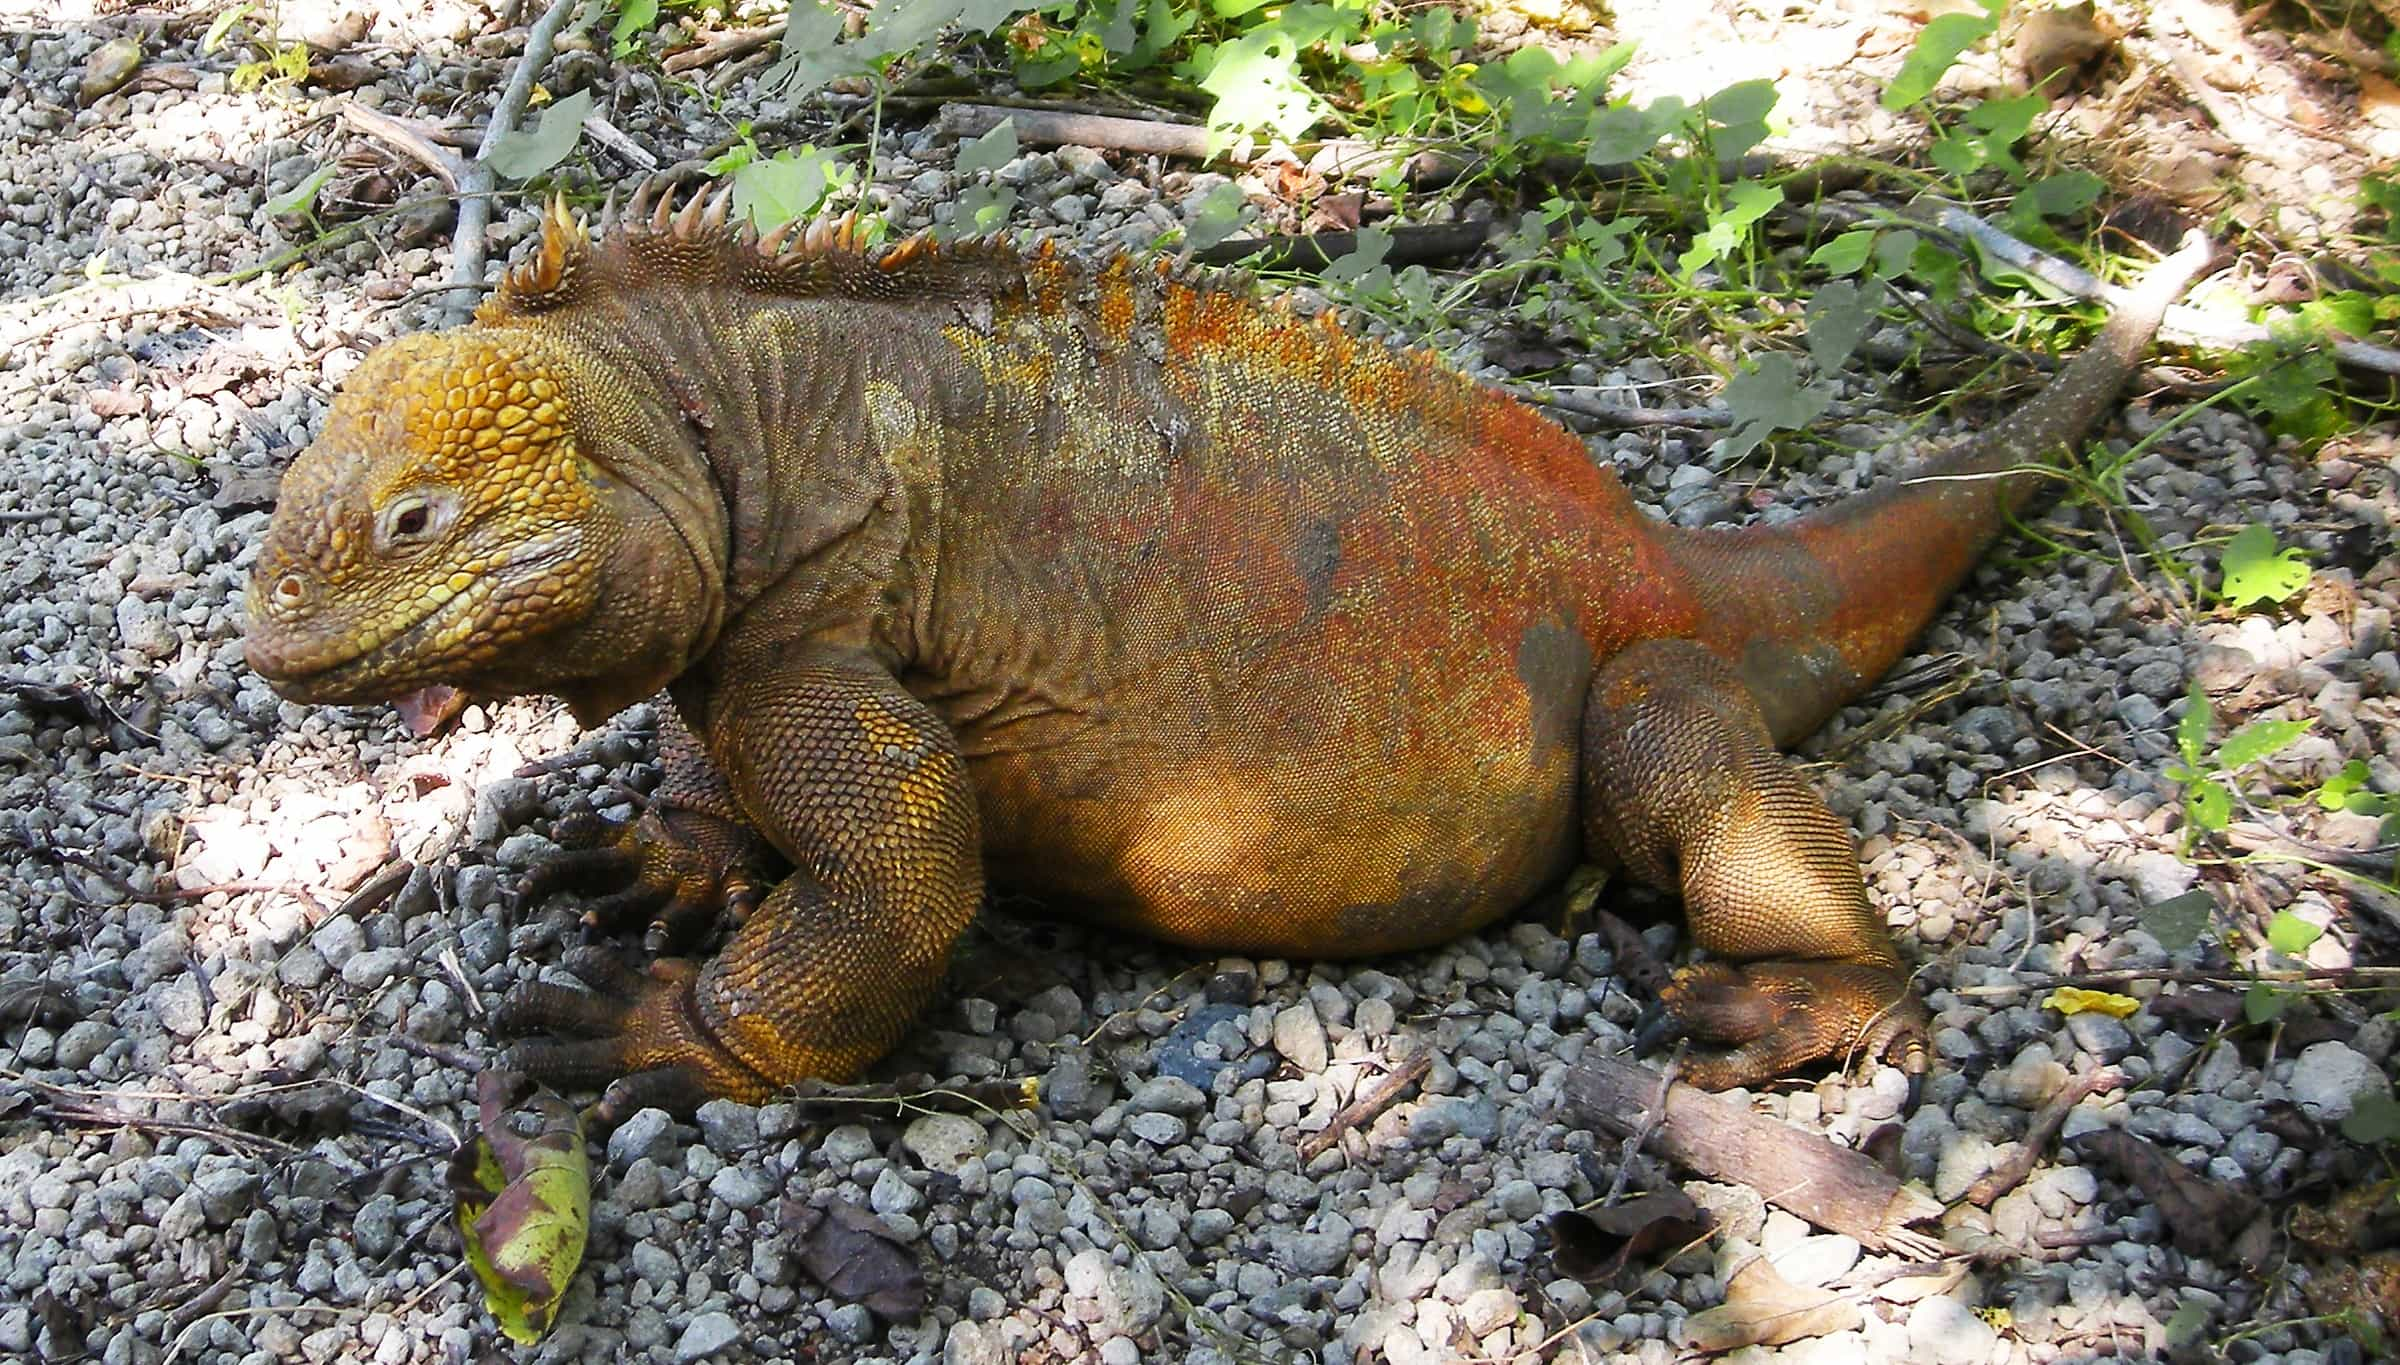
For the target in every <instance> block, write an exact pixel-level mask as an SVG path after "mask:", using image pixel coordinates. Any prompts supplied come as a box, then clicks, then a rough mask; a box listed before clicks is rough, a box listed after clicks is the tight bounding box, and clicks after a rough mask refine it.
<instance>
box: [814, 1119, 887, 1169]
mask: <svg viewBox="0 0 2400 1365" xmlns="http://www.w3.org/2000/svg"><path fill="white" fill-rule="evenodd" d="M817 1155H819V1156H821V1157H823V1158H825V1164H826V1165H828V1166H831V1167H833V1168H834V1169H836V1170H839V1169H841V1168H842V1167H844V1166H855V1165H857V1164H858V1163H860V1162H862V1161H864V1160H866V1159H867V1158H868V1157H871V1156H873V1155H875V1135H874V1134H873V1133H870V1132H868V1131H867V1129H866V1125H864V1124H859V1123H845V1124H843V1125H842V1126H841V1127H839V1128H836V1129H834V1130H832V1131H831V1132H828V1133H827V1134H826V1135H825V1137H824V1140H823V1141H821V1142H819V1143H818V1144H817Z"/></svg>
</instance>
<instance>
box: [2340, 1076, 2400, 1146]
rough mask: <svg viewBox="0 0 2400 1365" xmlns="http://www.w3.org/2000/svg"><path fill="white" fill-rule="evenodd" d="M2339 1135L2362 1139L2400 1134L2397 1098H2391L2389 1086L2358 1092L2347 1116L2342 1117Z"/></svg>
mask: <svg viewBox="0 0 2400 1365" xmlns="http://www.w3.org/2000/svg"><path fill="white" fill-rule="evenodd" d="M2342 1136H2343V1137H2346V1138H2348V1139H2350V1140H2351V1141H2352V1142H2362V1143H2377V1142H2390V1141H2391V1140H2392V1139H2394V1138H2400V1099H2394V1098H2392V1095H2391V1092H2390V1091H2388V1090H2375V1089H2367V1090H2362V1091H2360V1092H2358V1095H2357V1097H2356V1098H2355V1099H2353V1100H2352V1101H2351V1104H2350V1117H2348V1118H2346V1119H2343V1120H2342Z"/></svg>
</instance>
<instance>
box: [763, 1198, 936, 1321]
mask: <svg viewBox="0 0 2400 1365" xmlns="http://www.w3.org/2000/svg"><path fill="white" fill-rule="evenodd" d="M782 1222H783V1226H784V1227H785V1228H786V1229H787V1230H789V1231H790V1232H791V1234H792V1236H793V1239H794V1240H795V1241H797V1242H798V1244H799V1248H800V1265H801V1268H802V1269H804V1270H806V1271H807V1272H808V1273H809V1274H811V1275H813V1276H815V1277H816V1279H817V1282H818V1283H820V1284H822V1285H824V1286H825V1288H826V1289H827V1290H828V1291H829V1292H830V1293H832V1294H833V1296H834V1297H836V1298H839V1299H844V1300H847V1301H849V1302H851V1303H858V1304H864V1305H866V1309H867V1311H868V1312H870V1313H873V1314H874V1315H875V1316H877V1317H879V1318H882V1319H883V1320H884V1321H886V1322H914V1321H916V1320H917V1319H918V1318H919V1317H922V1316H924V1313H925V1302H926V1297H925V1272H924V1271H922V1270H920V1269H918V1268H917V1258H916V1257H915V1256H913V1255H911V1254H910V1253H909V1251H908V1248H906V1247H904V1246H902V1245H901V1244H900V1242H899V1240H898V1239H897V1238H894V1237H893V1236H892V1234H891V1230H890V1229H888V1228H886V1227H885V1226H884V1225H883V1220H882V1219H880V1218H878V1217H876V1216H875V1215H874V1214H872V1213H870V1212H868V1211H867V1210H865V1209H862V1208H860V1207H859V1206H857V1205H856V1204H853V1203H850V1202H849V1201H847V1200H843V1199H827V1200H821V1201H819V1202H817V1203H814V1204H801V1203H797V1202H795V1201H789V1200H787V1201H785V1203H784V1207H783V1215H782Z"/></svg>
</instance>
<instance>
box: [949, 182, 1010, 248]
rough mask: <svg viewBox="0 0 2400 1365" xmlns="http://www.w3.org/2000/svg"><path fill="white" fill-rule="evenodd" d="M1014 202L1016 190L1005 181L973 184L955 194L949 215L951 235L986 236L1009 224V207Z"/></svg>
mask: <svg viewBox="0 0 2400 1365" xmlns="http://www.w3.org/2000/svg"><path fill="white" fill-rule="evenodd" d="M1016 206H1017V192H1016V191H1015V190H1012V189H1010V188H1008V187H1007V186H1006V185H976V186H974V187H972V188H970V189H968V190H967V191H966V192H965V193H964V194H961V195H959V196H958V208H957V210H956V212H955V214H954V215H953V216H952V217H951V219H950V235H951V236H953V237H985V236H989V235H991V234H992V233H995V232H998V231H999V230H1000V229H1002V228H1004V227H1006V226H1008V215H1009V212H1010V210H1012V209H1014V208H1016Z"/></svg>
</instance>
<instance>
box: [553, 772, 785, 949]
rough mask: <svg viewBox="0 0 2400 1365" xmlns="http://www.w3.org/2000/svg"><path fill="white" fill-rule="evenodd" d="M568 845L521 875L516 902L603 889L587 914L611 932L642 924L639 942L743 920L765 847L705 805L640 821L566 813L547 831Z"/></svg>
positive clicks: (668, 942)
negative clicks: (704, 809)
mask: <svg viewBox="0 0 2400 1365" xmlns="http://www.w3.org/2000/svg"><path fill="white" fill-rule="evenodd" d="M553 833H554V834H555V836H556V837H557V840H558V842H559V843H560V844H561V845H563V846H564V847H563V848H562V850H561V851H560V852H558V853H556V854H553V855H551V856H550V857H549V858H547V859H545V860H543V861H542V862H539V863H536V864H535V865H534V866H533V867H532V868H530V869H528V870H527V871H526V873H525V875H524V877H523V878H522V879H520V880H519V881H518V883H517V898H518V900H519V902H520V903H525V902H531V901H534V900H537V899H540V898H542V897H545V896H548V895H551V894H553V893H555V892H559V891H579V892H584V893H586V894H591V893H598V892H606V893H608V894H605V895H599V896H598V897H597V898H596V899H594V900H592V901H591V902H590V903H589V904H588V905H587V906H586V907H585V909H584V913H583V922H584V923H585V924H586V925H588V926H590V927H591V928H593V929H595V930H598V931H601V932H608V931H613V930H617V929H621V928H624V927H626V926H629V925H633V924H645V925H646V932H645V934H644V936H643V947H644V949H645V950H646V951H649V952H652V953H663V952H669V951H673V950H676V949H679V948H683V947H688V946H689V945H691V944H693V943H695V942H697V941H698V940H699V939H700V938H701V937H703V936H704V935H705V934H706V933H707V932H708V930H709V929H711V928H712V927H714V926H715V924H716V923H717V921H718V918H719V917H720V916H724V917H728V918H730V919H731V920H732V921H733V922H734V923H736V924H739V923H740V922H741V921H742V920H743V919H744V918H746V917H747V916H748V914H749V912H750V910H752V909H753V908H755V907H756V906H757V904H758V900H759V896H760V890H759V888H760V885H761V883H762V881H763V880H764V877H765V872H766V866H767V864H768V862H769V861H771V855H770V854H769V853H768V851H767V849H766V846H765V844H764V842H763V841H761V840H760V839H759V838H758V836H757V835H755V834H753V833H751V832H750V831H749V830H747V829H744V828H742V827H740V826H738V825H735V824H733V823H732V822H730V821H727V820H724V819H721V818H719V817H717V816H713V815H709V814H707V813H705V812H700V811H695V810H689V809H684V808H681V807H674V806H661V807H659V808H654V809H653V810H652V811H651V812H650V813H649V814H646V815H644V816H642V817H641V818H640V819H639V820H634V821H629V822H611V821H607V820H602V819H600V818H598V817H596V816H591V815H574V816H569V817H567V818H565V819H563V820H561V821H559V822H558V825H557V827H556V829H555V830H554V831H553Z"/></svg>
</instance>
